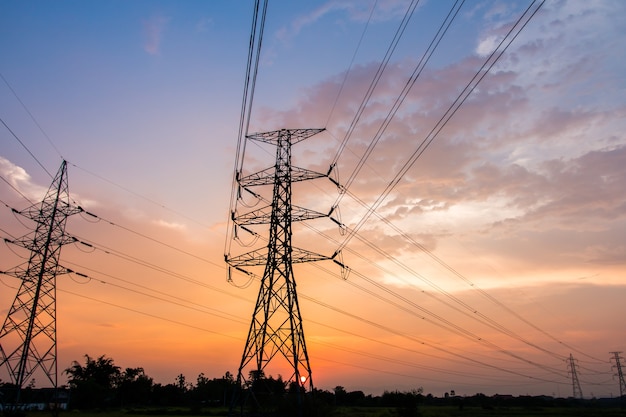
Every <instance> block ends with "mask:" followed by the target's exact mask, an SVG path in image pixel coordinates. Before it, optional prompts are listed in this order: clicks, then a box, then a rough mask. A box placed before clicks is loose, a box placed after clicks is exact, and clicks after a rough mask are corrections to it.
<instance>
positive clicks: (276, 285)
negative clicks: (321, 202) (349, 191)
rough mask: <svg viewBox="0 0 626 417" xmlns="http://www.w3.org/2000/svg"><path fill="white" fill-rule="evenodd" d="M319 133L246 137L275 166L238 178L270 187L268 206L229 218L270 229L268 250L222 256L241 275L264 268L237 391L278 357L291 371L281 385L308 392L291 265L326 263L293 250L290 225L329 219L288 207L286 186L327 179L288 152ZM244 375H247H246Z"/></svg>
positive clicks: (293, 131)
mask: <svg viewBox="0 0 626 417" xmlns="http://www.w3.org/2000/svg"><path fill="white" fill-rule="evenodd" d="M322 130H323V129H282V130H276V131H272V132H266V133H257V134H252V135H249V136H247V138H248V139H250V140H254V141H259V142H263V143H267V144H272V145H274V146H276V163H275V165H274V166H273V167H271V168H267V169H264V170H261V171H259V172H256V173H254V174H251V175H248V176H245V177H241V178H237V181H238V185H239V186H240V187H242V188H244V189H248V188H249V187H255V186H262V185H273V194H272V202H271V205H269V206H266V207H264V208H261V209H257V210H253V211H251V212H249V213H245V214H242V215H235V214H234V213H233V215H232V220H233V222H234V224H235V225H236V226H240V227H243V228H246V226H250V225H262V224H269V241H268V245H267V251H265V250H253V251H250V252H248V253H245V254H243V255H239V256H235V257H229V256H228V255H227V256H226V262H227V263H228V264H229V265H230V266H231V267H234V268H237V269H240V270H241V269H242V268H245V267H248V266H263V265H265V270H264V273H263V277H262V278H261V287H260V290H259V294H258V298H257V301H256V305H255V307H254V312H253V314H252V322H251V324H250V330H249V332H248V337H247V340H246V344H245V347H244V351H243V355H242V358H241V363H240V365H239V370H238V375H237V381H238V384H239V386H242V384H243V385H246V386H251V385H252V384H253V383H254V380H255V379H256V378H262V377H263V376H265V370H266V367H267V365H268V364H269V363H270V362H271V361H272V360H274V359H277V358H282V359H283V360H286V361H287V363H288V365H289V368H290V369H291V372H292V374H291V376H290V377H289V379H288V380H286V382H291V383H294V382H295V383H297V384H298V386H300V387H305V386H306V385H308V387H309V389H312V388H313V379H312V377H311V366H310V364H309V356H308V353H307V348H306V343H305V339H304V330H303V328H302V317H301V314H300V306H299V304H298V297H297V294H296V282H295V279H294V275H293V269H292V265H293V264H295V263H301V262H312V261H319V260H328V259H330V258H329V257H327V256H323V255H320V254H317V253H313V252H310V251H307V250H304V249H299V248H295V247H293V246H292V223H293V222H297V221H303V220H310V219H314V218H320V217H328V214H322V213H319V212H315V211H312V210H308V209H305V208H303V207H298V206H294V205H292V203H291V196H292V194H291V192H292V188H291V186H292V183H294V182H298V181H305V180H311V179H315V178H322V177H327V174H320V173H317V172H313V171H309V170H307V169H303V168H298V167H295V166H292V165H291V147H292V145H294V144H296V143H299V142H301V141H303V140H305V139H307V138H309V137H311V136H313V135H315V134H317V133H319V132H321V131H322ZM246 370H249V372H248V375H246Z"/></svg>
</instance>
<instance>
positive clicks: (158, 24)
mask: <svg viewBox="0 0 626 417" xmlns="http://www.w3.org/2000/svg"><path fill="white" fill-rule="evenodd" d="M169 21H170V18H169V17H165V16H161V15H155V16H152V17H151V18H149V19H147V20H144V21H143V22H142V26H143V35H144V44H143V48H144V50H145V51H146V52H147V53H149V54H150V55H159V54H160V52H161V41H162V39H163V32H164V31H165V29H166V27H167V25H168V23H169Z"/></svg>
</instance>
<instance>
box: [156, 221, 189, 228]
mask: <svg viewBox="0 0 626 417" xmlns="http://www.w3.org/2000/svg"><path fill="white" fill-rule="evenodd" d="M154 223H155V224H156V225H158V226H160V227H164V228H166V229H171V230H186V229H187V226H186V225H185V224H183V223H176V222H168V221H165V220H163V219H159V220H155V221H154Z"/></svg>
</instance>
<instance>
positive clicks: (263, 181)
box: [239, 166, 327, 188]
mask: <svg viewBox="0 0 626 417" xmlns="http://www.w3.org/2000/svg"><path fill="white" fill-rule="evenodd" d="M275 170H276V167H270V168H266V169H263V170H261V171H258V172H255V173H253V174H250V175H246V176H245V177H242V178H240V179H239V185H241V186H242V187H244V188H246V187H254V186H259V185H273V184H274V181H275V176H276V175H275ZM324 177H327V175H326V174H322V173H320V172H316V171H311V170H310V169H306V168H300V167H296V166H292V167H291V182H292V183H293V182H299V181H307V180H313V179H316V178H324Z"/></svg>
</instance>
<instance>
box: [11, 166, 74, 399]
mask: <svg viewBox="0 0 626 417" xmlns="http://www.w3.org/2000/svg"><path fill="white" fill-rule="evenodd" d="M79 211H80V209H79V208H75V207H72V206H70V203H69V193H68V185H67V163H66V161H63V163H62V164H61V168H60V169H59V171H58V173H57V174H56V176H55V178H54V179H53V181H52V185H51V186H50V188H49V189H48V192H47V193H46V195H45V197H44V199H43V201H42V202H41V204H40V205H33V206H31V207H29V208H27V209H25V210H22V211H20V212H18V214H20V215H23V216H25V217H28V218H30V219H32V220H33V221H34V222H35V224H36V227H35V231H34V232H33V233H31V234H28V235H26V236H24V237H22V238H19V239H16V240H15V241H12V242H11V243H14V244H16V245H19V246H22V247H24V248H26V249H28V250H30V256H29V258H28V262H26V263H25V264H23V265H21V266H18V267H16V268H13V269H12V270H9V271H3V272H4V273H5V274H7V275H12V276H15V277H17V278H19V279H20V280H21V283H20V286H19V289H18V291H17V295H16V296H15V300H14V301H13V304H12V305H11V308H10V309H9V312H8V314H7V317H6V319H5V321H4V324H3V325H2V330H1V331H0V355H1V356H0V360H1V362H0V368H2V367H5V368H6V369H7V370H8V374H9V378H10V382H11V384H13V385H14V386H15V390H16V392H15V393H14V395H13V399H12V401H10V402H9V404H8V406H9V407H10V406H18V405H19V404H20V394H21V391H22V388H24V385H25V384H26V383H27V381H29V379H31V378H33V377H34V376H35V375H37V376H38V377H39V376H43V377H44V378H45V379H47V383H49V384H50V385H51V386H52V387H53V388H57V386H58V379H57V374H58V369H57V340H56V336H57V332H56V330H57V327H56V324H57V314H56V277H57V274H58V273H59V256H60V253H61V247H62V246H63V245H64V244H66V243H70V242H74V241H75V239H73V238H71V237H69V236H67V235H66V234H65V224H66V220H67V217H68V216H69V215H71V214H74V213H77V212H79ZM64 272H65V270H64ZM39 382H41V381H39ZM5 400H6V399H5Z"/></svg>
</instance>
